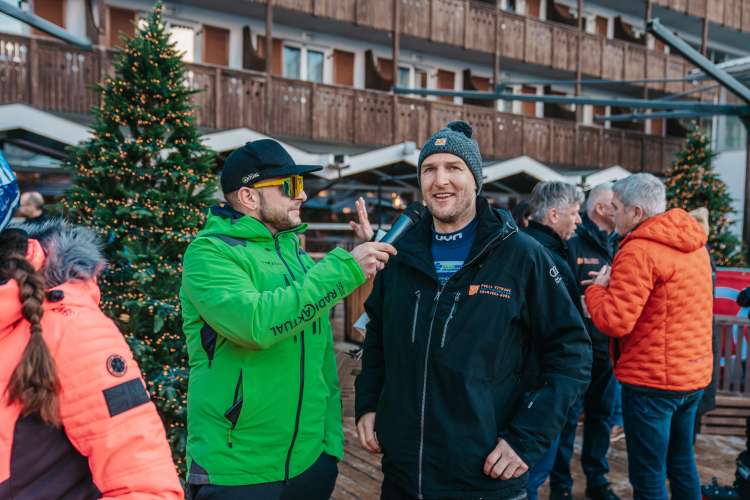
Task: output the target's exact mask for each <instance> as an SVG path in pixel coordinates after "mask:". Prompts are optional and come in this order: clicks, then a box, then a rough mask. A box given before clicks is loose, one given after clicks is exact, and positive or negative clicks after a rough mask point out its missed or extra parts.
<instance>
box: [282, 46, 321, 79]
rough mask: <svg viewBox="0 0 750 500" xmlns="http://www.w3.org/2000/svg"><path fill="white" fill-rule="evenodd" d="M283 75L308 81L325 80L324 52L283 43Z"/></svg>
mask: <svg viewBox="0 0 750 500" xmlns="http://www.w3.org/2000/svg"><path fill="white" fill-rule="evenodd" d="M283 59H284V61H283V65H284V73H283V75H284V77H285V78H294V79H297V80H307V81H310V82H317V83H323V82H324V81H325V60H326V56H325V52H323V51H322V50H314V49H309V48H307V47H298V46H294V45H284V57H283Z"/></svg>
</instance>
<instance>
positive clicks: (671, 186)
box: [666, 128, 745, 266]
mask: <svg viewBox="0 0 750 500" xmlns="http://www.w3.org/2000/svg"><path fill="white" fill-rule="evenodd" d="M715 157H716V154H715V153H714V152H713V150H712V149H711V145H710V144H709V140H708V138H707V137H706V136H705V135H704V134H703V133H702V132H701V131H700V130H699V129H698V128H694V129H693V130H692V131H691V132H690V134H689V135H688V138H687V143H686V145H685V148H684V149H683V150H682V151H681V152H679V153H678V154H677V160H676V161H675V162H674V163H673V164H672V167H671V169H670V171H669V174H668V176H667V180H666V187H667V201H668V203H669V207H670V208H675V207H678V208H684V209H685V210H693V209H696V208H700V207H706V208H707V209H708V213H709V237H708V248H709V251H710V252H711V256H712V257H713V259H714V262H715V263H716V265H718V266H743V265H745V258H744V252H743V251H742V245H741V243H740V241H739V239H738V238H737V237H736V236H735V235H734V233H732V231H731V229H730V226H731V224H732V216H733V215H734V209H733V208H732V196H731V195H730V194H729V190H728V189H727V185H726V184H725V183H724V182H723V181H722V180H721V179H720V178H719V174H717V173H716V171H715V170H714V168H713V166H712V162H713V159H714V158H715Z"/></svg>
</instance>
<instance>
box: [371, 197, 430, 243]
mask: <svg viewBox="0 0 750 500" xmlns="http://www.w3.org/2000/svg"><path fill="white" fill-rule="evenodd" d="M424 211H425V207H424V205H422V203H421V202H419V201H415V202H414V203H412V204H411V205H409V206H408V207H406V210H404V213H402V214H401V215H399V216H398V219H396V222H394V223H393V225H392V226H391V229H390V230H389V231H388V232H387V233H385V236H383V238H382V239H381V240H380V242H381V243H390V244H391V245H393V244H394V243H395V242H396V240H398V239H399V238H400V237H401V236H403V234H404V233H405V232H406V231H408V230H409V229H411V228H412V226H414V225H415V224H416V223H417V222H419V220H420V219H421V218H422V215H424Z"/></svg>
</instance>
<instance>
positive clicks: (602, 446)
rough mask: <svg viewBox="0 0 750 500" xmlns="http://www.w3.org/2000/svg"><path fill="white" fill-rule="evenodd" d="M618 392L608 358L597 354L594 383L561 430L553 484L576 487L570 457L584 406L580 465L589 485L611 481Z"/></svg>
mask: <svg viewBox="0 0 750 500" xmlns="http://www.w3.org/2000/svg"><path fill="white" fill-rule="evenodd" d="M616 393H617V381H616V380H615V376H614V373H613V372H612V365H611V364H610V361H609V358H605V357H603V356H594V362H593V365H592V367H591V384H590V385H589V387H588V389H586V392H585V393H584V394H583V396H582V397H581V398H579V399H578V401H576V402H575V404H574V405H573V406H572V407H571V408H570V411H568V420H567V422H566V423H565V426H564V427H563V430H562V432H561V433H560V444H559V446H558V448H557V456H556V457H555V463H554V465H553V467H552V472H551V473H550V487H551V488H553V489H557V490H571V489H572V488H573V477H572V476H571V474H570V460H571V459H572V458H573V445H574V443H575V439H576V427H577V426H578V418H579V417H580V415H581V411H582V410H583V414H584V421H583V448H582V449H581V466H582V467H583V472H584V474H586V487H587V488H598V487H601V486H604V485H606V484H608V481H607V473H608V472H609V462H608V461H607V452H608V451H609V438H610V429H611V420H612V412H613V411H614V406H615V397H616Z"/></svg>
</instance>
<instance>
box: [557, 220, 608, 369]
mask: <svg viewBox="0 0 750 500" xmlns="http://www.w3.org/2000/svg"><path fill="white" fill-rule="evenodd" d="M581 219H582V220H583V222H582V223H581V224H580V225H579V226H578V227H577V228H576V234H575V235H574V236H573V237H572V238H571V239H570V241H568V262H569V263H570V269H571V270H572V271H573V275H574V276H575V280H576V281H575V282H576V285H577V287H578V294H579V295H583V292H584V291H585V290H586V286H584V285H582V284H581V281H583V280H589V279H591V276H589V272H590V271H599V269H601V268H602V266H603V265H605V264H606V265H612V258H613V255H614V252H613V245H612V239H611V238H610V237H609V235H608V234H607V233H606V232H605V231H602V230H601V229H599V228H598V227H597V225H596V224H594V222H593V221H592V220H591V219H590V218H589V217H588V215H586V214H583V215H582V216H581ZM583 322H584V324H585V325H586V330H588V332H589V334H590V335H591V347H592V349H593V350H594V355H595V356H598V357H606V358H609V337H607V336H606V335H604V334H603V333H602V332H601V331H599V329H597V328H596V326H595V325H594V322H593V321H591V319H590V318H587V317H586V315H584V318H583Z"/></svg>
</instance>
